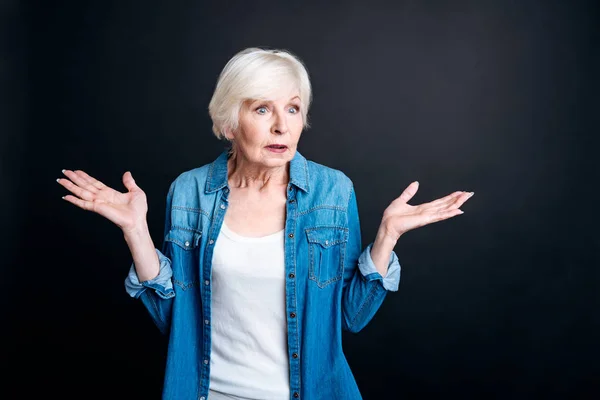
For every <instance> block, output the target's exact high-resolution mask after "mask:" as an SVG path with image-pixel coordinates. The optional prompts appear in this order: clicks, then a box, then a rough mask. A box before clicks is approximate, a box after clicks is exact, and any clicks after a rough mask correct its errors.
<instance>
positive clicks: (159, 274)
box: [125, 183, 175, 334]
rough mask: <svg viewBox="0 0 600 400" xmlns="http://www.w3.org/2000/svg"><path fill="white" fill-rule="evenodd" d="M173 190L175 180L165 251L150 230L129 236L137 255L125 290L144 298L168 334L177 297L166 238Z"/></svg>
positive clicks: (147, 306) (143, 300)
mask: <svg viewBox="0 0 600 400" xmlns="http://www.w3.org/2000/svg"><path fill="white" fill-rule="evenodd" d="M173 190H174V183H172V184H171V186H170V188H169V192H168V194H167V204H166V213H165V214H166V215H165V226H164V230H163V246H162V252H161V251H159V250H158V249H156V248H155V246H154V243H153V242H152V238H151V237H150V234H149V231H148V230H147V229H146V231H144V230H143V229H142V230H140V231H139V232H135V233H133V232H132V233H131V234H132V236H126V237H125V240H126V241H127V244H128V245H129V248H130V250H131V254H132V256H133V263H132V265H131V267H130V270H129V274H128V275H127V278H126V279H125V290H126V291H127V293H128V294H129V295H130V296H131V297H134V298H139V299H141V300H142V303H143V304H144V306H145V307H146V309H147V310H148V312H149V313H150V316H151V317H152V320H153V321H154V323H155V325H156V326H157V327H158V328H159V329H160V331H161V332H162V333H163V334H167V332H168V331H169V326H170V325H171V310H172V307H173V298H174V297H175V291H174V290H173V283H172V280H171V278H172V275H173V271H172V269H171V258H170V257H171V255H170V250H171V249H170V247H169V243H168V242H167V241H165V240H164V238H165V237H166V236H167V233H168V232H169V230H170V229H171V204H172V199H173ZM148 289H151V290H148Z"/></svg>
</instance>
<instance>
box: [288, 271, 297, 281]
mask: <svg viewBox="0 0 600 400" xmlns="http://www.w3.org/2000/svg"><path fill="white" fill-rule="evenodd" d="M288 276H289V277H290V279H294V278H295V277H296V275H294V273H293V272H290V274H289V275H288Z"/></svg>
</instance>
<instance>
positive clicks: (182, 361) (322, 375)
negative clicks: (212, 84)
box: [125, 151, 400, 400]
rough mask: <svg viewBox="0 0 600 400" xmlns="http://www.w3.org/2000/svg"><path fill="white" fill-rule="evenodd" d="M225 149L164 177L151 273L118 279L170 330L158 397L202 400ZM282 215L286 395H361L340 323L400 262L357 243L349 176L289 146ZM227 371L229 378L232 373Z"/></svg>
mask: <svg viewBox="0 0 600 400" xmlns="http://www.w3.org/2000/svg"><path fill="white" fill-rule="evenodd" d="M228 195H229V188H228V184H227V152H226V151H224V152H223V153H221V155H220V156H219V157H218V158H217V159H216V160H215V161H213V162H212V163H210V164H207V165H204V166H202V167H199V168H195V169H192V170H189V171H186V172H184V173H182V174H181V175H179V176H178V177H177V178H176V179H175V180H174V181H173V183H172V184H171V186H170V188H169V192H168V194H167V207H166V218H165V228H164V238H163V239H164V240H163V245H162V251H160V250H158V249H156V252H157V254H158V256H159V260H160V273H159V275H158V276H157V277H156V278H154V279H152V280H148V281H145V282H139V280H138V279H137V275H136V273H135V266H134V265H133V264H132V265H131V268H130V271H129V274H128V276H127V278H126V279H125V288H126V291H127V293H129V295H130V296H132V297H134V298H137V299H141V301H142V303H143V304H144V306H145V307H146V309H147V310H148V312H149V314H150V316H151V317H152V320H153V321H154V323H155V324H156V326H157V327H158V328H159V329H160V331H161V332H162V333H164V334H166V335H169V343H168V356H167V361H166V368H165V378H164V385H163V399H165V400H187V399H190V400H206V399H207V397H208V389H209V383H210V357H211V354H210V353H211V323H210V321H211V307H210V305H211V296H212V285H211V263H212V255H213V250H214V246H215V242H216V239H217V237H218V235H219V231H220V230H221V225H222V223H223V219H224V216H225V212H226V211H227V207H228ZM287 199H288V200H287V204H286V220H285V244H284V246H285V249H284V251H285V272H286V283H285V293H286V297H285V307H286V310H287V333H288V355H289V368H290V370H289V372H290V399H291V400H294V399H308V400H317V399H327V400H330V399H352V400H354V399H361V395H360V391H359V389H358V387H357V384H356V381H355V379H354V377H353V375H352V372H351V370H350V367H349V365H348V362H347V360H346V357H345V355H344V353H343V350H342V330H346V331H350V332H358V331H360V330H361V329H362V328H364V327H365V325H367V323H368V322H369V321H370V320H371V319H372V318H373V316H374V315H375V313H376V312H377V310H378V309H379V307H380V306H381V304H382V302H383V300H384V298H385V296H386V294H387V292H388V291H397V290H398V286H399V282H400V264H399V262H398V257H397V256H396V254H395V253H394V252H392V254H391V256H390V260H389V265H388V272H387V274H386V276H385V277H382V276H381V274H380V273H379V272H377V270H376V268H375V265H374V264H373V260H372V259H371V255H370V250H371V246H372V244H373V243H371V244H369V245H368V246H367V247H366V248H365V249H364V250H363V249H362V244H361V231H360V222H359V217H358V207H357V201H356V195H355V193H354V187H353V184H352V181H351V180H350V179H349V178H348V177H347V176H346V175H345V174H344V173H342V172H341V171H338V170H335V169H332V168H329V167H326V166H323V165H321V164H318V163H315V162H313V161H309V160H307V159H306V158H304V157H303V156H302V155H301V154H300V153H299V152H298V151H296V153H295V155H294V158H293V159H292V161H291V162H290V182H289V184H288V195H287ZM232 379H235V377H232Z"/></svg>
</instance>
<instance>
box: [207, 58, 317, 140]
mask: <svg viewBox="0 0 600 400" xmlns="http://www.w3.org/2000/svg"><path fill="white" fill-rule="evenodd" d="M286 87H290V89H292V88H294V89H297V90H298V91H299V93H300V113H301V114H302V121H303V123H304V126H303V127H304V128H308V127H309V124H308V115H307V114H308V109H309V107H310V103H311V100H312V90H311V85H310V79H309V77H308V72H307V70H306V67H305V66H304V64H303V63H302V61H301V60H300V59H299V58H298V57H296V56H295V55H293V54H292V53H291V52H289V51H287V50H267V49H261V48H257V47H251V48H247V49H244V50H242V51H240V52H239V53H237V54H236V55H234V56H233V57H232V58H231V59H230V60H229V61H228V62H227V64H226V65H225V67H224V68H223V71H221V74H220V75H219V79H218V81H217V85H216V88H215V91H214V93H213V96H212V99H211V100H210V104H209V105H208V113H209V115H210V118H211V119H212V122H213V128H212V129H213V132H214V134H215V135H216V136H217V138H218V139H224V138H225V135H224V133H225V131H226V130H228V129H229V130H231V131H235V130H237V128H238V125H239V112H240V109H241V107H242V104H243V103H244V101H247V100H258V99H261V100H266V99H268V98H269V96H270V95H271V94H272V93H273V92H274V91H276V90H277V89H281V88H286Z"/></svg>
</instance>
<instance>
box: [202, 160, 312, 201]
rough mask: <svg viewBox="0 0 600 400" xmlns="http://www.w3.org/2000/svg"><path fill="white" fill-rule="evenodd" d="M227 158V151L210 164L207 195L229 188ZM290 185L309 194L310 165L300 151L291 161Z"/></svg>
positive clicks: (205, 189)
mask: <svg viewBox="0 0 600 400" xmlns="http://www.w3.org/2000/svg"><path fill="white" fill-rule="evenodd" d="M227 156H228V151H227V150H225V151H223V152H222V153H221V154H220V155H219V157H217V159H216V160H214V161H213V162H212V163H211V164H210V168H209V170H208V179H207V180H206V187H205V188H204V192H205V193H212V192H215V191H217V190H221V189H223V188H224V187H226V186H227V158H228V157H227ZM290 183H292V184H293V185H295V186H297V187H298V188H299V189H302V190H304V191H305V192H307V193H308V189H309V186H308V164H307V162H306V158H304V156H302V154H300V152H299V151H298V150H296V154H294V158H292V160H291V161H290Z"/></svg>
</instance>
